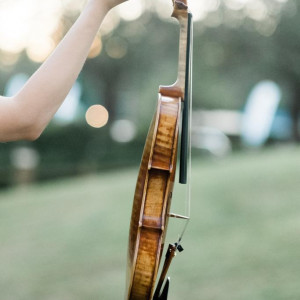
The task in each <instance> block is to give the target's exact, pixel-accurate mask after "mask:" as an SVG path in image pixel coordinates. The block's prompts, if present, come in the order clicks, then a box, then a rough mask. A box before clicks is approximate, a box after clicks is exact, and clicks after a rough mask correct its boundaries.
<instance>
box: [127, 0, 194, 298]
mask: <svg viewBox="0 0 300 300" xmlns="http://www.w3.org/2000/svg"><path fill="white" fill-rule="evenodd" d="M172 2H173V6H174V10H173V13H172V16H173V17H174V18H176V19H177V20H178V21H179V24H180V39H179V62H178V76H177V80H176V82H175V83H174V84H173V85H171V86H161V87H160V89H159V96H158V104H157V109H156V113H155V114H154V116H153V120H152V123H151V125H150V129H149V132H148V136H147V139H146V143H145V147H144V152H143V156H142V161H141V165H140V170H139V174H138V180H137V184H136V189H135V194H134V200H133V207H132V215H131V222H130V231H129V243H128V258H127V277H126V293H125V300H165V299H167V293H168V286H169V284H168V280H167V283H166V285H165V287H164V288H163V290H162V292H161V288H162V284H163V282H164V280H165V277H166V274H167V271H168V269H169V266H170V264H171V261H172V258H173V257H174V256H175V255H176V251H177V250H178V251H179V252H180V251H182V250H183V248H182V247H181V245H180V242H181V239H182V235H183V233H184V231H185V230H183V233H182V234H181V235H180V237H179V239H178V242H176V243H175V244H173V245H172V244H171V245H169V248H168V251H167V254H166V259H165V262H164V265H163V267H162V272H161V275H160V278H159V280H158V283H157V287H156V290H155V292H154V287H155V283H156V278H157V273H158V269H159V265H160V261H161V257H162V251H163V248H164V242H165V237H166V231H167V226H168V219H169V216H172V217H176V218H182V219H185V220H187V219H189V217H185V216H180V215H177V214H170V205H171V199H172V192H173V186H174V181H175V172H176V161H177V148H178V139H179V127H180V128H181V134H180V136H181V151H180V176H179V182H180V183H182V184H185V183H187V182H186V181H187V148H188V145H189V139H188V134H189V129H190V122H189V117H188V116H189V112H190V101H189V98H190V97H189V96H190V89H191V85H190V82H191V80H190V79H191V78H190V76H191V49H192V47H191V40H192V38H191V36H192V30H191V18H192V16H191V14H190V13H189V12H188V6H187V0H172ZM179 125H180V126H179ZM153 295H154V296H153Z"/></svg>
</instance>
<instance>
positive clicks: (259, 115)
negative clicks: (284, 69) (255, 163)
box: [241, 81, 281, 147]
mask: <svg viewBox="0 0 300 300" xmlns="http://www.w3.org/2000/svg"><path fill="white" fill-rule="evenodd" d="M280 99H281V90H280V89H279V87H278V85H277V84H276V83H274V82H272V81H261V82H259V83H258V84H257V85H255V87H254V88H253V89H252V91H251V93H250V95H249V97H248V100H247V103H246V106H245V111H244V116H243V120H242V132H241V135H242V142H243V144H245V145H247V146H251V147H260V146H262V145H263V144H264V143H265V142H266V140H267V139H268V137H269V135H270V132H271V128H272V123H273V120H274V117H275V113H276V110H277V108H278V104H279V102H280Z"/></svg>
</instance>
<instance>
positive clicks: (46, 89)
mask: <svg viewBox="0 0 300 300" xmlns="http://www.w3.org/2000/svg"><path fill="white" fill-rule="evenodd" d="M99 3H100V2H99V0H97V1H93V0H92V1H89V2H88V4H87V5H86V7H85V9H84V10H83V12H82V13H81V15H80V17H79V18H78V20H77V21H76V22H75V24H74V25H73V27H72V28H71V29H70V31H69V32H68V33H67V35H66V36H65V38H64V39H63V40H62V41H61V43H60V44H59V45H58V47H57V48H56V50H55V51H54V52H53V53H52V55H51V56H50V57H49V58H48V59H47V60H46V61H45V62H44V64H43V65H42V66H41V67H40V68H39V69H38V70H37V71H36V72H35V74H34V75H33V76H32V77H31V78H30V79H29V81H28V82H27V83H26V85H25V86H24V87H23V89H22V90H21V91H20V92H19V93H18V94H17V95H16V96H15V97H14V100H15V101H16V102H17V103H18V106H19V107H20V109H21V111H23V112H24V113H26V114H27V116H25V117H27V118H29V119H32V120H34V122H35V128H36V129H37V131H42V130H43V129H44V128H45V127H46V126H47V124H48V123H49V121H50V120H51V118H52V117H53V115H54V114H55V112H56V111H57V109H58V108H59V106H60V105H61V103H62V102H63V100H64V99H65V97H66V95H67V94H68V92H69V90H70V89H71V87H72V85H73V83H74V81H75V80H76V78H77V77H78V74H79V72H80V70H81V69H82V66H83V64H84V62H85V60H86V57H87V55H88V53H89V49H90V47H91V44H92V42H93V40H94V38H95V35H96V34H97V31H98V29H99V27H100V24H101V22H102V21H103V19H104V17H105V15H106V14H107V12H108V10H109V8H106V7H105V6H103V5H100V4H99ZM37 134H38V133H37Z"/></svg>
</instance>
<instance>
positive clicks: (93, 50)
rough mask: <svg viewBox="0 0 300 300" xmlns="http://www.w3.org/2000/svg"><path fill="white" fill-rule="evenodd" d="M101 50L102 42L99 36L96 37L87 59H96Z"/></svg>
mask: <svg viewBox="0 0 300 300" xmlns="http://www.w3.org/2000/svg"><path fill="white" fill-rule="evenodd" d="M101 50H102V42H101V38H100V37H99V36H96V38H95V39H94V42H93V44H92V46H91V49H90V52H89V56H88V57H89V58H95V57H97V56H98V55H99V54H100V53H101Z"/></svg>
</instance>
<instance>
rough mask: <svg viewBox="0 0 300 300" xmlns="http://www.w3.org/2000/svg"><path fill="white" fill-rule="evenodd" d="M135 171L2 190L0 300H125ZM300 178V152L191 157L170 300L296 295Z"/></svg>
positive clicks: (299, 267)
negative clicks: (188, 197) (184, 226)
mask: <svg viewBox="0 0 300 300" xmlns="http://www.w3.org/2000/svg"><path fill="white" fill-rule="evenodd" d="M136 173H137V170H133V169H132V170H128V171H119V172H109V173H107V174H100V175H94V176H88V177H82V178H76V179H70V180H63V181H58V182H51V183H46V184H40V185H33V186H28V187H23V188H18V189H12V190H9V191H5V192H1V193H0V199H1V200H0V299H1V300H17V299H18V300H25V299H26V300H35V299H36V300H41V299H42V300H50V299H51V300H77V299H78V300H79V299H80V300H82V299H89V300H90V299H91V300H94V299H95V300H96V299H97V300H100V299H101V300H120V299H123V297H124V286H125V263H126V252H127V235H128V227H129V217H130V211H131V203H132V196H133V192H134V186H135V180H136ZM299 178H300V148H297V147H290V148H279V149H270V150H265V151H262V152H249V153H240V154H235V155H233V156H231V157H229V158H226V159H224V160H213V159H211V160H208V159H206V160H201V159H200V158H197V159H195V160H194V161H193V180H192V191H193V192H192V194H193V199H192V220H191V223H190V225H189V227H188V231H187V232H186V235H185V237H184V242H183V246H184V248H185V251H184V252H183V253H182V254H180V255H178V256H177V257H176V259H175V261H174V262H173V265H172V267H171V270H170V275H171V277H172V279H171V290H170V298H169V299H170V300H179V299H190V300H194V299H195V300H198V299H199V300H219V299H220V300H263V299H264V300H265V299H270V300H271V299H272V300H279V299H280V300H283V299H284V300H286V299H291V300H292V299H300V285H299V278H300V259H299V253H300V184H299V183H300V182H299V181H300V180H299ZM178 192H179V193H182V191H178ZM175 194H176V190H175ZM181 199H182V197H181V196H180V197H177V199H174V201H175V202H174V206H176V202H178V201H180V200H181ZM178 206H179V205H178ZM169 229H170V230H169V238H168V239H170V241H172V242H173V241H174V237H175V238H176V237H177V231H176V230H177V227H176V226H175V221H172V222H170V226H169Z"/></svg>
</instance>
